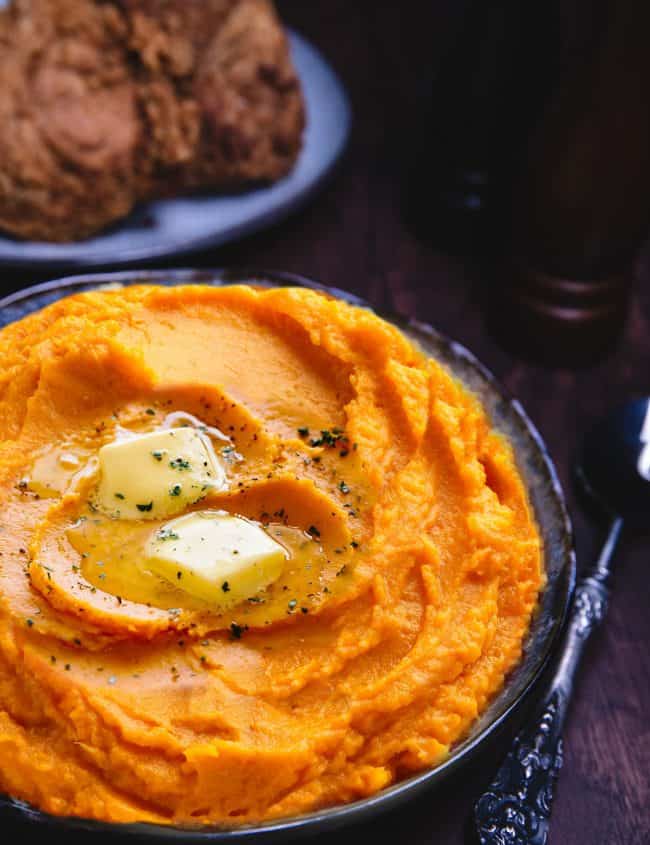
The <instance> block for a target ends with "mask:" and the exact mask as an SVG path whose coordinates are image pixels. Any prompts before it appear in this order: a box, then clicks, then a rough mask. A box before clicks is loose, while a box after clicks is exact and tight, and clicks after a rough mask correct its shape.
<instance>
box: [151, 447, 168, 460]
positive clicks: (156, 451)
mask: <svg viewBox="0 0 650 845" xmlns="http://www.w3.org/2000/svg"><path fill="white" fill-rule="evenodd" d="M164 454H165V453H164V452H162V451H161V450H160V449H154V450H153V452H152V453H151V456H152V457H153V458H155V459H156V460H157V461H162V459H163V455H164Z"/></svg>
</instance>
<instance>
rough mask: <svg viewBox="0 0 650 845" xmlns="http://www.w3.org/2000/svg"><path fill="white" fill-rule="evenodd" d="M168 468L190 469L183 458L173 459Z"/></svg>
mask: <svg viewBox="0 0 650 845" xmlns="http://www.w3.org/2000/svg"><path fill="white" fill-rule="evenodd" d="M169 466H170V467H171V468H172V469H177V470H184V469H191V465H190V462H189V461H186V460H185V458H174V459H173V460H172V461H170V462H169Z"/></svg>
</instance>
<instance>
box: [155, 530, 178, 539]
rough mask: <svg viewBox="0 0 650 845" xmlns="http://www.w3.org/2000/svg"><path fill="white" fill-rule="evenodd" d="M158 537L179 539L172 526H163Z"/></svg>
mask: <svg viewBox="0 0 650 845" xmlns="http://www.w3.org/2000/svg"><path fill="white" fill-rule="evenodd" d="M156 537H157V538H158V539H159V540H179V539H180V537H179V535H178V534H177V533H176V532H175V531H174V530H173V529H172V528H161V529H160V530H159V531H158V532H157V534H156Z"/></svg>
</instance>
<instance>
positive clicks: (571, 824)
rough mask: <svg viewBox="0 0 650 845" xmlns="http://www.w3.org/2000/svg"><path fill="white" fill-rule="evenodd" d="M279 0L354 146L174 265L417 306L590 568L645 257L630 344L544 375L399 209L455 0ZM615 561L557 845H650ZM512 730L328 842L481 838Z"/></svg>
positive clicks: (474, 274)
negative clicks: (560, 508) (532, 470)
mask: <svg viewBox="0 0 650 845" xmlns="http://www.w3.org/2000/svg"><path fill="white" fill-rule="evenodd" d="M279 5H280V9H281V11H282V13H283V15H284V17H285V19H286V21H287V22H288V23H289V24H290V25H292V26H294V27H295V28H297V29H298V30H299V31H301V32H302V33H304V34H305V35H307V36H308V37H309V38H310V39H311V40H312V41H313V42H314V43H316V44H317V45H318V46H319V47H320V48H321V49H322V51H323V52H324V53H325V54H326V55H327V57H328V58H329V59H330V60H331V62H332V63H333V65H334V66H335V68H336V69H337V71H338V72H339V74H340V76H341V77H342V79H343V80H344V82H345V84H346V85H347V87H348V89H349V92H350V95H351V99H352V103H353V108H354V113H355V124H354V130H353V136H352V141H351V145H350V148H349V151H348V154H347V156H346V157H345V160H344V161H343V162H342V164H341V166H340V168H339V169H338V171H337V173H336V174H335V176H334V177H333V178H332V180H331V182H330V183H329V185H328V186H327V187H326V189H325V190H324V191H323V192H322V193H321V194H320V195H319V196H318V197H317V198H316V199H315V200H314V201H313V202H312V203H311V204H310V205H309V206H308V207H307V208H306V209H305V210H304V211H301V212H300V213H298V214H296V215H295V216H293V217H292V218H291V219H289V220H288V221H285V222H284V223H283V224H281V225H279V226H277V227H276V228H274V229H273V230H271V231H268V232H266V233H263V234H260V235H258V236H255V237H252V238H250V239H248V240H246V241H243V242H240V243H238V244H235V245H231V246H228V247H226V248H222V249H219V250H218V251H214V252H210V253H202V254H200V255H198V256H193V257H189V258H188V257H185V258H183V259H179V261H178V262H176V264H177V266H191V265H193V266H226V265H251V266H256V267H260V268H268V269H282V270H290V271H294V272H297V273H302V274H304V275H307V276H310V277H312V278H316V279H320V280H322V281H323V282H326V283H328V284H331V285H335V286H338V287H341V288H346V289H348V290H350V291H353V292H355V293H358V294H360V295H361V296H363V297H365V298H366V299H368V300H369V301H370V302H371V303H372V304H374V305H376V306H378V307H381V308H387V309H392V310H396V311H401V312H405V313H408V314H412V315H415V316H417V317H418V318H419V319H421V320H425V321H428V322H431V323H433V324H434V325H435V326H436V327H438V328H439V329H440V330H442V331H443V332H446V333H447V334H449V335H451V336H452V337H454V338H456V339H458V340H459V341H461V342H462V343H464V344H465V345H466V346H468V347H469V348H470V349H471V350H472V351H474V352H475V353H476V354H477V355H478V356H479V357H480V358H481V359H482V360H483V361H484V362H485V364H486V365H487V366H488V367H490V368H491V369H492V370H493V371H494V372H495V373H496V374H497V376H498V377H499V378H500V379H501V380H502V381H503V382H504V383H505V384H506V385H507V386H508V388H510V390H511V391H512V392H513V393H514V394H515V395H516V396H518V397H519V399H520V400H521V401H522V403H523V404H524V406H525V407H526V409H527V410H528V412H529V413H530V415H531V417H532V419H533V420H534V422H535V423H536V424H537V426H538V427H539V429H540V431H541V433H542V435H543V436H544V438H545V439H546V442H547V443H548V445H549V447H550V451H551V454H552V455H553V457H554V459H555V461H556V464H557V467H558V470H559V473H560V476H561V480H562V482H563V484H564V486H565V489H566V490H567V493H568V497H569V501H570V505H571V510H572V515H573V518H574V523H575V529H576V537H577V548H578V558H579V561H581V562H582V563H583V564H585V563H587V562H589V560H590V559H591V558H592V556H593V555H594V554H595V553H596V551H597V547H598V543H599V542H600V541H601V539H602V536H603V531H602V528H603V526H600V525H598V524H595V523H594V522H592V521H590V519H588V518H587V517H586V516H585V515H584V514H583V512H582V511H581V509H580V508H579V506H578V505H577V503H576V500H575V496H574V493H573V490H572V485H571V479H570V475H571V473H570V467H571V460H572V455H573V453H574V450H575V448H576V444H577V443H578V441H579V438H580V435H581V433H582V432H583V431H584V430H585V428H586V427H587V426H588V425H589V424H590V423H591V421H592V420H594V419H595V418H596V417H598V416H599V415H600V414H602V413H604V412H605V411H606V410H607V409H608V408H609V407H610V406H611V405H613V404H614V403H616V402H619V401H622V400H625V399H627V398H628V397H632V396H638V395H644V394H650V270H649V268H650V261H649V260H648V258H647V256H645V257H643V258H642V259H641V260H640V262H639V272H638V276H639V278H638V280H637V284H636V289H635V295H634V299H633V302H632V306H631V310H630V314H629V319H628V322H627V325H626V328H625V333H624V336H623V339H622V341H621V342H620V344H619V345H618V346H617V347H616V348H615V349H614V350H612V352H611V354H609V355H608V357H607V358H605V359H604V360H602V361H601V362H598V363H594V364H593V365H592V366H588V367H583V368H582V369H579V370H572V369H561V368H559V369H558V368H556V369H545V368H542V367H538V366H534V365H531V364H527V363H524V362H523V361H522V360H520V359H519V358H518V357H516V356H514V355H513V354H510V353H508V352H506V351H505V350H504V349H503V348H502V347H501V346H500V345H499V343H498V342H497V341H496V340H495V339H494V338H493V337H491V336H490V334H489V332H488V331H487V329H486V326H485V323H484V318H483V314H482V310H481V307H480V304H479V303H480V302H481V300H482V299H483V298H484V295H485V294H486V293H487V294H488V296H489V289H487V290H486V286H488V285H490V284H494V282H493V281H489V278H488V274H486V272H485V270H484V269H483V268H482V267H481V265H480V263H479V262H478V261H476V260H473V259H472V258H471V257H468V258H465V259H459V258H450V257H448V256H445V255H444V254H443V253H441V252H440V251H437V250H436V249H434V248H433V247H432V246H431V245H430V244H428V243H427V242H425V241H423V240H421V239H418V238H416V236H415V235H414V234H413V233H412V231H411V230H410V229H409V227H408V226H407V224H406V223H405V221H404V219H403V215H402V212H401V195H402V184H403V174H404V166H403V165H404V161H405V159H406V158H408V157H409V156H412V155H413V151H414V149H415V145H414V144H413V138H414V135H413V133H414V132H416V131H417V125H418V115H419V112H420V109H421V102H420V100H419V97H418V84H419V83H420V81H421V79H422V77H423V75H424V74H426V73H427V72H429V70H430V67H431V63H432V62H435V60H436V56H437V55H439V54H440V52H441V50H442V49H443V47H444V45H445V43H446V40H447V39H448V38H449V37H450V32H451V31H452V29H453V26H454V22H455V15H456V14H457V9H455V7H454V4H451V3H438V4H436V3H428V2H426V0H422V2H416V1H415V0H413V2H411V3H406V4H392V3H391V4H388V3H386V4H383V3H375V2H371V0H363V2H361V0H360V2H357V3H349V2H346V0H329V2H327V3H315V2H313V3H305V2H304V0H281V2H280V4H279ZM452 8H454V9H455V11H453V12H452V11H451V9H452ZM41 280H43V276H42V275H40V276H39V277H38V278H36V277H33V276H29V275H27V274H11V273H7V272H5V273H4V276H3V281H2V287H3V289H4V290H5V291H8V290H11V289H14V288H17V287H20V286H22V285H24V284H30V283H34V282H36V281H41ZM549 342H552V338H549ZM616 567H617V579H616V583H615V589H614V595H613V599H612V603H611V610H610V613H609V617H608V619H607V622H606V625H605V628H604V630H602V631H601V632H600V633H599V634H598V635H597V637H596V639H595V641H594V642H593V644H592V646H591V648H590V651H589V654H588V658H587V661H586V665H585V666H584V671H583V674H582V676H581V679H580V682H579V685H578V689H577V694H576V697H575V702H574V705H573V709H572V713H571V716H570V721H569V725H568V728H567V732H566V756H565V764H564V769H563V771H562V774H561V779H560V785H559V791H558V795H557V799H556V804H555V808H554V813H553V823H552V835H551V845H573V843H575V845H588V844H589V843H616V845H643V843H649V842H650V787H649V779H650V731H649V728H648V723H649V721H650V681H649V678H650V587H649V584H650V531H647V532H646V533H645V536H638V535H635V536H625V538H624V542H623V545H622V547H621V548H620V552H619V554H618V556H617V561H616ZM524 717H525V713H520V715H519V718H520V719H521V718H524ZM515 727H516V725H515V724H514V723H513V724H511V725H510V726H509V728H508V730H507V731H506V734H505V735H504V736H502V737H501V738H500V739H499V740H498V741H497V742H494V743H492V745H491V746H490V747H489V748H486V749H485V751H484V753H483V754H482V755H480V756H479V758H478V759H477V760H476V763H475V764H474V765H473V766H472V767H471V769H470V770H469V771H466V772H465V773H463V774H462V775H461V776H459V777H458V778H457V779H456V780H455V781H454V782H452V783H451V784H449V785H448V786H446V787H445V788H444V790H443V791H442V792H440V791H439V792H436V793H435V794H430V795H425V796H424V797H423V798H421V799H419V800H417V801H416V802H414V803H411V804H409V805H408V806H406V807H405V808H404V809H401V810H399V811H395V812H392V813H390V814H388V815H387V816H385V817H382V818H381V819H379V820H377V821H376V822H374V823H372V824H365V825H361V826H358V827H355V828H352V829H349V830H347V831H341V832H339V833H337V834H335V835H330V836H324V837H322V839H319V842H322V843H323V845H326V843H329V842H332V843H333V842H335V841H336V842H339V843H340V842H353V841H358V840H359V839H360V840H362V841H368V842H371V841H387V842H389V841H396V842H405V843H422V844H423V845H424V843H439V845H447V843H449V845H451V843H461V842H465V841H470V838H469V837H470V832H471V826H470V825H468V819H469V813H470V809H471V805H472V802H473V800H474V799H475V798H476V797H477V795H479V794H480V792H481V790H482V789H483V788H484V787H485V786H486V785H487V783H488V782H489V780H490V777H491V776H492V774H493V773H494V771H495V769H496V767H497V765H498V763H499V761H500V758H501V756H502V755H503V753H504V749H505V748H506V747H507V743H508V738H509V735H512V732H513V731H514V729H515Z"/></svg>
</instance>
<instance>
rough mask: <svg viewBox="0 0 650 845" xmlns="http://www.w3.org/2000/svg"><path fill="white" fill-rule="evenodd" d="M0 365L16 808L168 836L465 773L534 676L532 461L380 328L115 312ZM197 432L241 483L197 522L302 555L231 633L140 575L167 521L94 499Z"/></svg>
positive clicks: (4, 610)
mask: <svg viewBox="0 0 650 845" xmlns="http://www.w3.org/2000/svg"><path fill="white" fill-rule="evenodd" d="M0 362H1V363H0V490H1V496H2V508H1V510H0V514H1V516H0V790H1V791H4V792H6V793H8V794H11V795H13V796H16V797H18V798H20V799H24V800H27V801H29V802H31V803H32V804H34V805H36V806H38V807H40V808H41V809H43V810H45V811H48V812H50V813H55V814H72V815H79V816H85V817H92V818H97V819H104V820H111V821H133V820H146V821H150V822H158V823H172V822H174V823H208V822H212V823H215V822H216V823H225V824H229V825H232V824H240V823H246V822H251V821H257V820H263V819H269V818H274V817H282V816H288V815H294V814H298V813H302V812H305V811H309V810H313V809H316V808H321V807H325V806H330V805H334V804H339V803H343V802H348V801H353V800H355V799H358V798H361V797H364V796H367V795H370V794H372V793H374V792H376V791H377V790H379V789H381V788H382V787H384V786H386V785H388V784H390V783H391V782H393V781H395V780H396V779H399V778H402V777H404V776H406V775H408V774H410V773H413V772H415V771H418V770H422V769H424V768H426V767H431V766H435V765H436V764H437V763H438V762H440V761H441V760H442V759H444V757H445V755H446V754H447V753H448V751H449V749H450V746H452V745H453V744H454V743H455V742H456V741H458V740H459V739H460V738H462V737H463V735H464V734H466V732H467V731H468V729H469V728H470V726H471V725H472V723H473V722H474V720H475V719H476V718H477V716H478V715H479V714H480V713H481V712H482V711H483V710H484V709H485V708H486V706H487V704H488V703H489V702H490V700H491V698H492V697H493V696H494V695H495V693H496V692H497V691H498V690H499V689H500V688H501V686H502V685H503V683H504V678H505V677H506V675H507V673H508V672H509V671H510V670H511V669H512V668H513V666H514V665H515V664H516V663H517V661H518V660H519V657H520V655H521V649H522V641H523V639H524V637H525V635H526V632H527V630H528V626H529V622H530V618H531V614H532V612H533V609H534V608H535V605H536V602H537V597H538V593H539V590H540V588H541V587H542V586H543V583H544V571H543V565H542V555H541V546H540V538H539V535H538V531H537V528H536V525H535V522H534V519H533V516H532V514H531V508H530V505H529V503H528V500H527V495H526V491H525V489H524V485H523V483H522V480H521V478H520V476H519V473H518V471H517V468H516V465H515V461H514V458H513V455H512V451H511V448H510V446H509V445H508V443H506V442H505V441H504V439H502V437H501V436H500V435H499V434H498V433H496V432H495V431H494V430H493V429H492V428H491V425H490V422H489V420H488V419H486V416H485V414H484V412H483V410H482V408H481V407H480V405H479V404H478V402H477V401H476V400H475V399H474V398H473V397H472V396H471V395H470V394H469V393H468V392H467V391H466V390H465V389H464V388H463V387H462V386H461V385H460V384H459V383H458V382H456V381H455V380H454V379H453V378H452V377H451V376H450V375H449V373H448V372H447V371H446V370H445V369H444V368H443V367H442V366H441V365H440V364H438V363H437V362H436V361H433V360H427V359H426V358H425V357H424V356H423V354H422V353H421V352H420V351H418V350H417V349H415V348H414V347H413V345H411V343H410V342H408V341H407V340H406V339H405V338H404V337H403V336H402V335H401V334H400V333H399V332H398V331H397V330H396V329H395V328H393V327H392V326H390V325H389V324H387V323H385V322H383V321H382V320H380V319H379V318H377V317H376V316H374V315H373V314H372V313H370V312H367V311H365V310H361V309H358V308H353V307H350V306H348V305H346V304H344V303H342V302H339V301H335V300H331V299H327V298H326V297H324V296H323V295H320V294H317V293H315V292H312V291H308V290H302V289H293V288H287V289H273V290H256V289H253V288H250V287H245V286H235V287H226V288H217V289H215V288H209V287H202V286H184V287H176V288H163V287H147V286H138V287H130V288H127V289H123V290H116V291H97V292H91V293H85V294H82V295H78V296H74V297H71V298H68V299H65V300H62V301H61V302H58V303H55V304H54V305H51V306H49V307H48V308H46V309H44V310H43V311H40V312H38V313H36V314H33V315H31V316H29V317H26V318H25V319H23V320H21V321H20V322H18V323H14V324H12V325H10V326H8V327H7V328H5V329H4V330H3V331H2V332H0ZM188 420H189V421H190V422H191V423H192V424H195V423H196V424H197V425H199V427H200V428H201V430H202V431H208V432H211V431H215V430H218V431H219V432H220V433H221V435H222V439H221V441H219V442H217V443H216V445H215V449H216V450H217V453H218V454H219V456H220V459H221V460H223V464H224V467H225V477H226V483H225V485H224V486H223V488H222V489H218V490H209V491H208V492H207V494H206V495H205V496H204V498H203V499H202V500H201V502H200V503H199V502H197V503H195V504H191V505H189V506H188V508H187V510H188V511H191V510H193V509H198V508H206V507H209V508H216V509H219V510H221V511H227V512H229V513H231V514H236V515H240V516H243V517H246V518H247V519H248V520H251V521H254V522H255V523H256V524H258V525H260V526H262V527H263V528H264V530H265V531H267V532H269V533H270V534H272V535H273V536H274V537H276V538H278V541H279V542H280V543H282V545H283V546H284V548H286V550H287V561H286V565H285V569H284V571H283V573H282V575H281V576H280V577H279V579H278V580H276V581H275V582H274V583H273V584H271V585H270V586H268V587H266V588H265V589H263V590H262V591H261V592H259V593H258V594H256V595H253V596H251V597H250V598H249V599H248V600H246V601H244V602H241V603H240V604H239V605H236V606H234V607H231V608H229V609H227V610H225V611H224V610H223V609H219V607H217V606H211V605H210V602H204V603H201V602H200V601H197V600H196V599H195V598H191V597H189V596H188V595H186V594H184V593H183V590H182V589H180V587H178V585H173V584H162V582H160V580H159V579H156V578H155V577H154V576H153V575H152V574H151V573H150V572H148V571H147V570H146V567H143V566H142V563H141V558H140V557H139V550H141V548H142V543H143V542H144V540H143V538H144V535H145V534H146V533H147V532H150V531H151V530H152V528H155V527H156V525H158V523H156V522H155V520H154V522H151V521H150V522H147V521H146V519H145V517H148V516H150V514H146V513H143V520H142V521H141V522H139V521H138V520H137V519H136V520H135V521H134V520H131V521H125V520H123V519H121V518H120V513H119V510H118V511H116V512H115V513H111V514H107V513H105V512H103V511H102V510H101V509H99V508H98V507H97V504H96V498H95V491H96V489H97V484H98V473H99V469H98V464H97V453H98V450H99V449H100V447H102V446H103V445H105V444H107V443H110V442H112V441H114V440H115V438H116V437H117V436H118V434H119V432H124V431H127V432H131V433H133V432H140V433H142V432H147V431H155V430H157V429H158V428H160V427H161V426H165V425H167V426H169V425H178V424H183V425H187V424H188V422H187V421H188ZM226 439H227V441H228V442H227V445H225V446H224V442H225V440H226ZM154 457H155V456H154ZM120 495H123V494H121V493H119V491H117V492H116V496H118V498H119V496H120ZM142 508H143V509H148V508H149V505H148V504H146V505H142Z"/></svg>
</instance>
